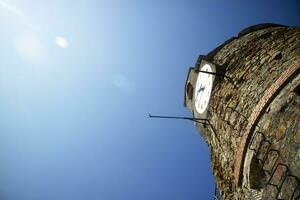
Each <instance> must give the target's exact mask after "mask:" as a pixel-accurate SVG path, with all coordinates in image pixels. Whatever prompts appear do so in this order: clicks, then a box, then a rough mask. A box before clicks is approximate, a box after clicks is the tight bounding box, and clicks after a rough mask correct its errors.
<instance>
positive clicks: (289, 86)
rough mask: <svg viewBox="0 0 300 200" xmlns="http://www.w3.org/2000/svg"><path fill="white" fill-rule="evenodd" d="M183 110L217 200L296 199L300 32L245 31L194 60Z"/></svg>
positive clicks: (299, 187) (299, 190) (274, 27)
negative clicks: (207, 161) (203, 150)
mask: <svg viewBox="0 0 300 200" xmlns="http://www.w3.org/2000/svg"><path fill="white" fill-rule="evenodd" d="M184 105H185V106H186V107H187V108H188V109H189V110H190V111H191V112H192V114H193V117H194V118H197V119H204V121H205V123H195V125H196V127H197V129H198V130H199V132H200V134H201V136H202V137H203V138H204V139H205V141H206V142H207V144H208V146H209V148H210V152H211V167H212V170H213V174H214V176H215V179H216V184H217V187H218V189H219V191H220V193H221V196H222V199H230V200H231V199H254V200H256V199H300V181H299V180H300V28H298V27H287V26H282V25H278V24H259V25H255V26H251V27H249V28H246V29H244V30H242V31H241V32H240V33H239V34H238V35H237V36H236V37H232V38H231V39H229V40H227V41H226V42H225V43H224V44H222V45H221V46H219V47H217V48H216V49H215V50H213V51H212V52H210V53H208V54H207V55H204V56H203V55H201V56H199V58H198V60H197V62H196V64H195V66H193V67H191V68H190V69H189V72H188V77H187V80H186V83H185V93H184Z"/></svg>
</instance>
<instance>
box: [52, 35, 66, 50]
mask: <svg viewBox="0 0 300 200" xmlns="http://www.w3.org/2000/svg"><path fill="white" fill-rule="evenodd" d="M55 42H56V44H57V46H59V47H61V48H64V49H66V48H68V47H69V43H68V41H67V40H66V39H65V38H64V37H61V36H57V37H56V38H55Z"/></svg>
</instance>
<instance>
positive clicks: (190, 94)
mask: <svg viewBox="0 0 300 200" xmlns="http://www.w3.org/2000/svg"><path fill="white" fill-rule="evenodd" d="M193 93H194V87H193V86H192V84H191V83H188V85H187V88H186V95H187V97H188V98H189V100H192V99H193Z"/></svg>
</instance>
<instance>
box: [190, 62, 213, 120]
mask: <svg viewBox="0 0 300 200" xmlns="http://www.w3.org/2000/svg"><path fill="white" fill-rule="evenodd" d="M200 71H206V72H213V69H212V67H211V66H210V65H209V64H204V65H203V66H202V67H201V68H200ZM213 81H214V75H212V74H207V73H203V72H199V73H198V78H197V83H196V88H195V94H194V97H195V108H196V111H197V112H198V113H199V114H203V113H204V112H205V111H206V108H207V106H208V103H209V99H210V94H211V90H212V86H213Z"/></svg>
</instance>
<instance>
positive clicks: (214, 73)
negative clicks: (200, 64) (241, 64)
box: [196, 70, 230, 79]
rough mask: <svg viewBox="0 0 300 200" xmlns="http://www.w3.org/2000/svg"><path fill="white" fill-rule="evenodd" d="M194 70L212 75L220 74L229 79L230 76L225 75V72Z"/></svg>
mask: <svg viewBox="0 0 300 200" xmlns="http://www.w3.org/2000/svg"><path fill="white" fill-rule="evenodd" d="M196 72H201V73H205V74H212V75H215V76H222V77H225V78H227V79H230V77H229V76H227V75H226V74H221V73H216V72H207V71H202V70H196Z"/></svg>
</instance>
